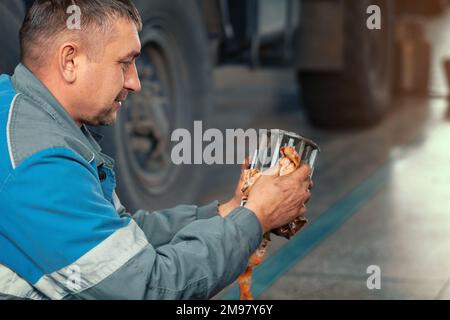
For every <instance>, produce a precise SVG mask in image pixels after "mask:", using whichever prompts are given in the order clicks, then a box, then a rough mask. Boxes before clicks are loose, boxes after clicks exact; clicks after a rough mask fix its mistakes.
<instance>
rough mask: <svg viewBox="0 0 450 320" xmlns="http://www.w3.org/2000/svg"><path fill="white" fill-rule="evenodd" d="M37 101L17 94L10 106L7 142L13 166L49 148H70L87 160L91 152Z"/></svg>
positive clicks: (90, 157) (91, 156)
mask: <svg viewBox="0 0 450 320" xmlns="http://www.w3.org/2000/svg"><path fill="white" fill-rule="evenodd" d="M50 111H51V110H48V108H47V109H46V108H45V106H44V105H41V104H40V103H39V101H35V100H32V99H31V98H30V97H28V96H26V95H24V94H19V95H18V96H17V98H16V100H15V103H14V105H13V106H12V110H11V111H10V112H11V121H10V126H9V128H8V130H9V139H10V141H9V143H10V147H11V156H12V161H13V164H14V165H13V166H14V167H17V166H18V165H20V163H21V162H22V161H23V160H25V159H26V158H28V157H30V156H31V155H33V154H35V153H37V152H39V151H42V150H45V149H49V148H69V149H72V150H73V151H75V152H76V153H78V154H80V155H81V156H82V157H83V158H84V159H86V161H88V162H90V161H91V160H92V159H93V157H94V153H93V152H92V151H91V149H90V148H89V146H88V145H86V144H85V143H83V142H82V141H81V139H78V138H77V137H76V136H75V135H74V134H71V132H70V130H67V129H66V128H65V127H64V125H63V124H61V123H59V122H58V121H57V118H56V117H53V116H52V114H51V112H50Z"/></svg>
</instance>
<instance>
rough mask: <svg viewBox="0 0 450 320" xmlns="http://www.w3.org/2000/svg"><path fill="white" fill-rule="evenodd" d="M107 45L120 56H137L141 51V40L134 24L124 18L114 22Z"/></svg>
mask: <svg viewBox="0 0 450 320" xmlns="http://www.w3.org/2000/svg"><path fill="white" fill-rule="evenodd" d="M109 45H111V46H112V47H113V48H114V50H115V51H116V52H117V54H118V55H120V56H124V57H125V56H126V57H127V58H135V57H137V56H138V55H139V54H140V51H141V42H140V40H139V34H138V31H137V28H136V25H135V24H134V23H132V22H130V21H127V20H125V19H118V20H117V21H116V22H115V23H114V28H113V29H112V35H111V38H110V41H109Z"/></svg>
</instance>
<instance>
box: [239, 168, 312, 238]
mask: <svg viewBox="0 0 450 320" xmlns="http://www.w3.org/2000/svg"><path fill="white" fill-rule="evenodd" d="M310 175H311V168H310V167H309V166H308V165H306V164H301V165H300V167H299V168H298V169H297V170H295V171H294V172H293V173H291V174H288V175H285V176H279V175H278V172H276V170H274V172H271V174H270V175H269V174H267V172H266V173H265V174H263V175H261V177H259V179H258V180H257V181H256V183H255V184H254V185H253V187H252V190H251V191H250V194H249V197H248V200H247V203H246V205H245V207H246V208H248V209H250V210H251V211H253V212H254V213H255V214H256V216H257V217H258V219H259V221H260V223H261V225H262V228H263V231H264V232H267V231H270V230H272V229H274V228H277V227H280V226H282V225H285V224H287V223H289V222H291V221H293V220H294V219H295V218H297V217H299V216H302V215H304V214H305V213H306V207H305V203H306V202H307V201H308V200H309V198H310V197H311V194H310V190H309V189H310V187H311V180H310Z"/></svg>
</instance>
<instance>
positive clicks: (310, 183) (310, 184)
mask: <svg viewBox="0 0 450 320" xmlns="http://www.w3.org/2000/svg"><path fill="white" fill-rule="evenodd" d="M313 188H314V182H313V181H312V180H310V181H309V188H308V190H310V191H311V190H312V189H313Z"/></svg>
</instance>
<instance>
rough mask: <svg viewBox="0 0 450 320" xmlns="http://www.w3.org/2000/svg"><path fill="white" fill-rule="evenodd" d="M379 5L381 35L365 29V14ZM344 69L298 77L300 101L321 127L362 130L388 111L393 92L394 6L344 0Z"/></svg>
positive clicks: (387, 1) (385, 2) (388, 2)
mask: <svg viewBox="0 0 450 320" xmlns="http://www.w3.org/2000/svg"><path fill="white" fill-rule="evenodd" d="M371 4H377V5H379V6H380V9H381V15H382V22H381V30H369V29H367V28H366V19H367V18H368V17H369V16H368V14H367V13H366V9H367V7H368V6H369V5H371ZM343 5H344V9H343V10H344V12H343V14H344V66H343V69H342V70H341V71H339V72H301V71H300V72H298V79H299V84H300V91H301V94H300V96H301V97H302V98H303V101H302V102H303V104H304V107H305V109H306V112H307V114H308V116H309V118H310V120H311V122H312V123H313V124H315V125H317V126H320V127H328V128H330V127H331V128H339V127H343V128H347V127H361V126H367V125H371V124H374V123H376V122H378V121H379V120H380V119H381V118H382V117H383V115H384V114H385V113H386V111H387V110H388V107H389V104H390V97H391V89H392V77H393V75H392V72H391V69H392V60H393V45H394V44H393V33H394V29H393V14H394V8H393V1H391V0H377V1H367V0H346V1H343Z"/></svg>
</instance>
